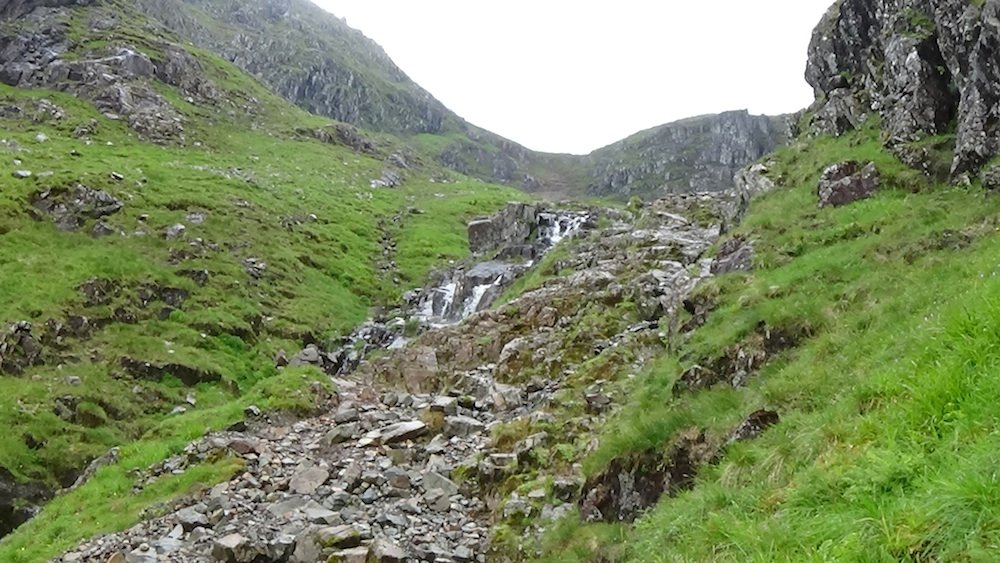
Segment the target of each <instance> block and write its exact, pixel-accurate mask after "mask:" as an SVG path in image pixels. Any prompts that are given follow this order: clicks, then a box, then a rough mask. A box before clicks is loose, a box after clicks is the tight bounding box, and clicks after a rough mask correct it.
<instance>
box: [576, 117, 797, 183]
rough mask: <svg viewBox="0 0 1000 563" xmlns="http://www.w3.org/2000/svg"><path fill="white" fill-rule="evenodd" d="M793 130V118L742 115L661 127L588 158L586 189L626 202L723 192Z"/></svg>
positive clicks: (700, 118) (601, 150) (687, 121)
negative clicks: (664, 195)
mask: <svg viewBox="0 0 1000 563" xmlns="http://www.w3.org/2000/svg"><path fill="white" fill-rule="evenodd" d="M794 128H795V116H791V115H789V116H778V117H769V116H763V115H761V116H755V115H750V114H749V113H747V112H746V111H733V112H726V113H722V114H719V115H707V116H702V117H693V118H690V119H685V120H682V121H678V122H675V123H669V124H667V125H662V126H660V127H656V128H654V129H650V130H648V131H643V132H641V133H637V134H636V135H634V136H632V137H629V138H628V139H625V140H623V141H620V142H618V143H615V144H613V145H611V146H608V147H605V148H603V149H599V150H597V151H594V152H593V153H591V154H590V155H589V156H588V157H587V160H588V161H589V162H590V163H592V164H591V165H592V166H593V173H592V176H593V180H592V182H591V184H590V185H589V186H588V188H587V190H588V192H589V193H591V194H594V195H598V196H611V197H616V198H619V199H628V198H629V197H632V196H638V197H642V198H649V197H652V196H655V194H660V193H665V192H666V193H686V192H705V191H718V190H723V189H728V188H731V187H732V181H733V176H735V175H736V173H737V172H738V171H739V170H740V169H741V168H743V167H744V166H746V165H747V164H748V163H750V162H753V161H755V160H758V159H759V158H761V157H763V156H764V155H766V154H768V153H770V152H771V151H773V150H774V149H775V148H777V147H778V146H780V145H783V144H784V143H785V142H787V141H788V140H789V139H791V138H792V137H793V136H794Z"/></svg>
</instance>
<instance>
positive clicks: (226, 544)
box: [212, 534, 263, 563]
mask: <svg viewBox="0 0 1000 563" xmlns="http://www.w3.org/2000/svg"><path fill="white" fill-rule="evenodd" d="M262 554H263V553H262V551H261V549H260V547H259V546H257V545H254V544H253V542H251V541H250V540H249V539H247V538H246V537H244V536H242V535H240V534H229V535H228V536H224V537H221V538H219V539H217V540H215V543H214V544H212V557H213V558H215V560H216V561H220V562H222V563H252V562H253V561H254V560H255V559H256V558H257V557H258V556H260V555H262Z"/></svg>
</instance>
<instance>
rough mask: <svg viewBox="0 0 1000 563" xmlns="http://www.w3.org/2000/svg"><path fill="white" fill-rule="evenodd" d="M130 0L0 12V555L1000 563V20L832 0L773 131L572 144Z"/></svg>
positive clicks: (236, 25)
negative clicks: (314, 79)
mask: <svg viewBox="0 0 1000 563" xmlns="http://www.w3.org/2000/svg"><path fill="white" fill-rule="evenodd" d="M143 1H147V0H143ZM148 1H149V2H150V3H149V4H148V5H143V6H142V10H138V9H136V4H135V3H132V2H125V1H124V0H120V1H110V0H105V1H103V2H86V1H84V2H76V3H70V2H66V1H64V0H50V1H48V2H46V0H19V1H15V2H9V3H7V4H6V5H5V7H4V8H0V15H2V16H4V18H5V19H3V20H2V21H0V81H2V82H3V83H4V84H7V86H2V87H0V123H2V126H3V130H4V135H3V136H4V138H3V139H2V140H0V153H2V154H3V155H4V160H3V162H4V165H3V166H4V167H5V168H4V170H3V171H0V296H2V297H0V299H2V303H0V304H2V307H0V311H2V313H0V315H2V316H0V321H2V323H3V324H5V325H7V326H8V327H9V328H8V329H7V330H5V331H3V332H2V333H0V391H2V393H0V422H2V423H3V424H4V427H5V428H7V429H8V432H6V433H5V434H4V436H3V437H2V438H0V534H4V535H5V537H4V538H3V539H2V541H0V561H11V562H12V563H28V562H36V561H46V560H55V561H58V562H60V563H80V562H88V563H89V562H95V563H108V562H115V563H121V562H123V561H124V562H126V563H128V562H131V561H137V562H140V563H146V562H152V561H159V560H169V561H174V562H177V563H195V562H197V563H214V562H218V563H248V562H252V563H313V562H315V561H372V560H374V561H389V562H399V561H414V560H415V561H460V562H466V561H500V562H520V561H530V560H542V561H553V562H556V561H558V562H572V561H581V562H582V561H602V562H605V563H608V562H626V561H636V562H651V561H652V562H660V561H734V562H735V561H740V562H742V561H761V562H764V561H768V562H770V561H845V562H848V561H849V562H854V561H991V560H994V559H996V558H997V557H996V553H997V549H998V547H997V546H998V543H1000V524H998V523H1000V496H998V495H997V487H996V480H997V479H996V464H997V454H996V452H997V451H998V448H1000V439H998V436H1000V418H998V416H997V415H996V408H995V402H996V401H995V397H996V396H997V394H998V392H1000V389H998V386H1000V379H998V378H997V377H996V373H997V369H998V367H1000V347H998V346H997V343H998V342H1000V310H998V307H997V303H998V302H1000V301H998V300H1000V282H998V281H997V276H998V267H1000V266H998V261H997V256H998V255H1000V220H998V217H1000V200H998V199H997V198H996V197H995V194H994V193H993V188H995V187H996V186H997V185H998V184H1000V168H998V165H997V161H998V158H997V156H998V153H1000V130H998V129H997V123H1000V121H998V120H997V119H996V117H997V116H996V115H995V114H996V111H997V107H998V106H997V103H996V102H997V100H1000V90H998V89H1000V81H998V80H997V78H1000V77H997V76H995V74H996V70H997V65H996V60H997V53H1000V50H998V49H997V47H998V46H1000V27H998V25H997V22H998V21H1000V17H998V16H1000V13H998V11H1000V4H997V3H996V2H993V1H992V0H988V1H986V2H982V1H979V0H878V1H875V2H865V1H861V0H839V1H838V2H836V3H835V4H834V6H833V7H832V8H831V10H830V11H829V12H828V13H827V15H826V16H825V17H824V18H823V20H822V21H821V22H820V23H819V25H818V26H817V28H816V31H815V33H814V36H813V42H812V45H811V47H810V50H809V54H808V63H807V71H806V76H807V79H808V80H809V82H810V83H811V84H812V85H813V86H814V87H815V89H816V93H817V100H816V103H815V104H814V105H813V106H812V107H811V108H810V109H809V110H808V111H807V112H806V113H805V114H803V115H801V116H796V118H795V124H796V127H795V128H793V127H792V126H790V125H788V123H789V121H791V120H790V119H785V118H767V117H753V116H750V115H748V114H747V113H746V112H732V113H727V114H722V115H720V116H708V117H702V118H694V119H692V120H685V121H682V122H679V123H677V124H670V125H667V126H663V127H659V128H655V129H652V130H649V131H646V132H643V133H640V134H638V135H636V136H634V137H632V138H630V139H627V140H625V141H622V142H621V143H618V144H616V145H612V146H611V147H607V148H605V149H602V150H601V151H597V152H596V153H595V154H593V155H590V156H587V157H570V156H565V155H539V154H536V153H532V152H530V151H527V150H526V149H524V148H522V147H519V146H517V145H516V144H513V143H510V142H509V141H506V140H504V139H501V138H499V137H497V136H495V135H493V134H491V133H488V132H485V131H481V130H478V129H476V128H474V127H472V126H468V125H466V124H463V123H462V122H460V121H456V120H453V116H451V114H449V113H447V110H442V111H443V113H442V114H441V115H443V118H442V120H441V122H440V123H441V124H442V125H441V127H440V128H438V129H434V127H433V126H432V125H433V123H435V122H436V119H437V118H436V117H435V115H436V114H434V112H433V111H431V110H434V108H438V107H439V104H437V103H436V102H434V101H433V99H432V98H429V97H428V98H424V97H422V94H421V92H422V91H421V90H419V88H418V87H417V86H416V85H414V84H412V82H410V81H409V80H408V79H406V77H405V76H403V75H402V73H399V72H398V69H395V67H393V66H392V65H391V62H389V61H388V60H387V59H386V58H385V57H384V54H382V53H381V51H379V50H377V48H375V47H374V46H373V45H372V44H371V43H370V42H368V41H367V40H365V39H364V38H363V37H362V36H360V35H359V34H357V32H354V31H352V30H350V29H348V28H346V27H344V26H342V24H339V23H338V22H337V21H336V20H335V19H330V18H327V17H326V16H324V15H323V14H321V13H320V12H318V11H311V10H314V9H313V8H311V7H310V6H309V5H307V4H298V3H291V2H287V1H286V2H278V1H276V0H268V1H266V2H260V3H253V4H247V3H236V2H232V3H223V2H218V1H215V0H205V1H195V0H184V1H183V2H181V0H176V1H175V0H170V1H168V0H156V1H155V2H154V0H148ZM177 2H180V3H177ZM171 18H173V19H171ZM312 20H316V21H315V22H314V21H312ZM164 22H169V23H170V25H171V26H174V27H175V28H176V32H175V31H170V30H168V26H167V25H166V24H165V23H164ZM317 22H318V23H317ZM276 30H277V31H281V30H284V31H285V32H288V31H289V30H294V31H297V32H301V36H303V37H310V40H311V41H312V40H314V41H330V42H331V43H330V45H331V46H332V45H334V43H333V42H335V41H340V40H342V39H343V38H345V37H346V38H351V44H350V45H348V44H346V43H345V44H341V45H340V48H341V49H342V51H343V52H344V53H347V54H345V58H344V61H348V62H336V59H335V58H330V57H333V55H330V56H329V57H328V56H327V55H326V54H324V53H317V52H312V51H309V52H305V54H303V53H301V52H298V51H296V49H297V48H298V47H301V45H299V46H297V45H296V44H295V43H296V42H295V39H294V34H292V33H285V34H284V35H283V36H281V37H277V38H276V37H272V33H273V32H275V31H276ZM314 32H315V35H311V34H312V33H314ZM199 37H200V39H198V38H199ZM188 38H195V39H198V41H197V42H198V43H199V44H201V45H203V47H202V48H199V47H194V46H192V45H190V44H188V43H186V42H185V41H186V40H187V39H188ZM334 38H337V39H334ZM241 41H242V42H243V43H241ZM261 42H264V43H261ZM267 42H271V43H267ZM264 44H267V45H270V47H271V48H272V50H277V49H281V50H283V51H282V54H284V53H285V52H287V53H293V54H295V57H294V58H289V59H287V60H286V59H281V62H280V64H275V63H274V61H276V60H279V58H280V57H279V55H277V54H275V53H268V54H266V55H265V54H260V53H254V54H253V55H252V56H250V57H248V58H245V59H242V62H241V59H240V57H238V56H235V57H234V58H235V59H236V60H235V61H230V60H227V59H228V58H233V57H219V56H217V55H216V54H213V53H216V52H221V53H223V54H225V53H226V51H225V49H229V48H233V49H235V48H234V47H233V45H242V48H246V47H252V46H260V45H264ZM331 48H332V47H331ZM359 50H360V51H359ZM306 51H308V49H307V50H306ZM229 54H230V55H236V54H237V51H236V50H233V51H229ZM338 56H339V55H338ZM275 57H278V58H275ZM328 59H329V60H328ZM251 60H252V61H256V62H254V63H253V64H256V65H260V67H259V68H258V69H257V71H256V73H257V74H258V75H259V76H260V78H261V81H262V82H258V81H257V80H256V79H254V78H253V77H251V76H250V75H249V74H246V73H245V72H243V71H242V70H240V68H239V66H237V65H243V64H247V65H249V64H250V62H249V61H251ZM302 60H311V61H313V62H314V63H315V64H316V65H319V66H318V67H316V66H315V65H314V66H309V67H308V68H310V69H311V70H309V71H302V68H306V67H301V68H300V67H298V66H297V64H298V63H297V61H302ZM359 60H364V61H366V65H360V63H357V61H359ZM349 61H354V62H353V63H349ZM233 62H235V63H236V65H234V64H232V63H233ZM352 64H354V65H356V66H351V65H352ZM362 66H364V68H362ZM309 73H314V74H316V75H322V76H325V77H326V78H328V79H329V80H330V81H329V82H324V83H323V84H319V83H316V84H313V85H312V86H316V87H317V89H315V90H308V91H307V92H305V93H304V94H303V95H304V98H308V100H311V101H313V102H316V103H319V104H321V105H319V106H317V107H316V108H314V109H316V110H317V111H327V110H329V111H333V110H334V108H335V107H339V106H338V104H341V103H345V104H346V105H345V106H344V108H349V107H354V108H356V109H357V112H356V115H355V116H354V117H352V116H350V115H346V116H345V118H350V119H362V118H363V119H377V120H381V121H377V122H376V121H372V122H370V123H369V124H368V125H369V126H371V127H373V128H377V129H380V131H376V132H370V131H367V130H365V129H363V128H362V129H359V128H357V127H355V126H353V125H349V124H345V123H342V122H331V121H329V120H328V118H321V117H317V116H316V115H313V114H309V113H307V112H305V111H303V110H301V109H299V108H297V107H296V106H293V105H292V104H290V103H289V102H287V101H286V100H285V99H283V98H281V97H279V96H278V95H277V94H275V93H273V92H271V91H270V90H268V89H267V86H266V85H270V86H273V87H275V88H277V89H279V90H281V89H282V88H283V87H281V86H280V84H282V83H283V84H285V86H286V87H287V88H286V89H285V90H282V93H283V94H284V95H286V96H289V97H291V98H295V92H296V91H297V90H296V88H298V86H294V85H295V84H300V86H301V83H300V81H301V80H303V77H304V76H306V75H307V74H309ZM372 73H374V74H372ZM376 75H377V76H376ZM286 78H287V79H289V80H291V82H283V81H284V80H285V79H286ZM341 80H347V81H349V82H350V81H351V80H354V81H360V82H364V83H365V84H366V86H362V87H359V88H358V89H357V90H356V91H355V90H350V91H349V92H348V91H347V90H344V91H343V92H341V93H339V94H338V93H337V92H338V89H337V88H338V86H336V84H339V83H340V82H339V81H341ZM307 82H308V81H307ZM328 88H332V89H328ZM352 96H353V97H352ZM308 100H307V101H308ZM323 100H325V101H323ZM352 104H353V105H352ZM366 104H367V105H366ZM420 104H427V105H426V107H425V108H424V110H428V111H429V113H428V112H427V111H424V110H420V109H417V110H414V111H409V110H405V109H404V108H411V109H412V108H419V107H420ZM324 108H325V109H324ZM377 108H382V109H381V110H379V109H377ZM372 112H373V113H372ZM362 114H364V117H362ZM455 119H457V118H455ZM798 125H801V130H800V131H793V129H798ZM452 126H454V127H455V128H450V127H452ZM396 133H398V134H399V135H398V136H397V135H396ZM790 134H796V135H797V136H796V138H795V139H794V140H792V141H791V142H790V143H788V144H787V146H783V147H779V148H777V149H776V150H774V151H773V152H770V153H769V154H764V153H766V152H767V151H770V150H771V149H772V148H774V147H775V146H776V145H778V144H780V143H781V141H782V139H784V137H785V136H786V135H790ZM757 157H761V158H760V159H759V160H758V161H757V162H755V163H751V164H750V165H749V166H746V167H743V168H742V169H739V170H737V168H738V167H739V166H740V164H741V163H743V162H746V161H748V160H752V159H754V158H757ZM455 170H461V171H464V172H466V173H468V174H469V175H472V176H478V177H491V178H500V179H503V180H505V181H510V182H520V183H525V184H527V185H529V186H530V187H532V188H533V189H536V190H539V191H544V192H547V193H582V192H581V190H586V189H588V187H589V189H590V191H591V193H594V194H601V195H606V194H611V195H614V196H615V197H622V198H627V197H630V196H632V195H641V196H644V197H652V196H653V195H656V194H659V193H661V192H662V191H668V190H669V191H672V190H680V191H689V190H692V189H696V190H704V191H702V192H700V193H688V194H682V195H672V196H669V197H664V198H661V199H657V200H654V201H650V202H647V203H642V202H641V201H635V200H633V201H631V202H630V203H629V204H628V205H627V206H621V207H613V206H612V207H609V208H604V207H597V206H592V205H587V204H563V205H560V206H555V205H550V204H545V203H538V202H528V203H514V204H508V205H505V203H507V202H508V201H510V200H511V199H514V198H517V197H518V195H519V193H518V192H513V191H511V190H509V189H507V188H505V187H502V186H494V185H491V184H486V183H484V182H482V181H479V180H474V179H472V178H470V177H469V176H464V175H460V174H458V173H457V172H456V171H455ZM734 170H736V174H735V175H734V176H735V179H734V181H733V182H734V186H733V189H723V188H725V187H726V186H727V185H728V184H727V178H728V175H729V174H730V173H731V172H733V171H734ZM664 186H666V188H664ZM521 195H523V194H521ZM494 212H495V213H494ZM421 286H422V287H421ZM92 460H93V462H94V463H93V464H88V462H90V461H92Z"/></svg>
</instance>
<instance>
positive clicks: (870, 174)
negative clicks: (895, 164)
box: [817, 161, 881, 207]
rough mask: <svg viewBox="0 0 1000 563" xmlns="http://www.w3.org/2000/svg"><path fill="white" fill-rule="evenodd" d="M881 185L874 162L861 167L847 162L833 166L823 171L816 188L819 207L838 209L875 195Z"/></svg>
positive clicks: (856, 163)
mask: <svg viewBox="0 0 1000 563" xmlns="http://www.w3.org/2000/svg"><path fill="white" fill-rule="evenodd" d="M880 183H881V177H880V175H879V172H878V168H876V167H875V163H874V162H869V163H868V164H865V165H862V164H861V163H859V162H854V161H847V162H841V163H838V164H833V165H831V166H829V167H827V168H826V170H824V171H823V175H822V176H821V177H820V179H819V186H818V188H817V191H818V195H819V206H820V207H838V206H841V205H847V204H848V203H852V202H855V201H858V200H862V199H867V198H869V197H871V196H872V195H874V194H875V191H876V190H878V187H879V184H880Z"/></svg>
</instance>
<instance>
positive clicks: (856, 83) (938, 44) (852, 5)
mask: <svg viewBox="0 0 1000 563" xmlns="http://www.w3.org/2000/svg"><path fill="white" fill-rule="evenodd" d="M998 9H1000V7H998V5H997V3H996V2H992V1H987V2H970V1H967V0H892V1H886V0H882V1H878V2H867V1H862V0H841V1H838V2H837V3H836V4H834V5H833V7H831V8H830V11H829V12H828V13H827V14H826V16H825V17H824V18H823V21H822V22H820V24H819V26H818V27H817V28H816V30H815V31H814V32H813V38H812V43H811V45H810V47H809V59H808V66H807V68H806V79H807V80H808V81H809V83H810V84H811V85H812V86H813V88H814V89H815V91H816V97H817V101H816V103H815V104H814V105H813V107H812V108H810V112H809V119H810V124H811V128H812V130H813V131H815V132H819V133H829V134H834V135H839V134H841V133H843V132H845V131H849V130H852V129H854V128H857V127H859V126H860V125H861V124H862V123H864V122H865V121H866V119H867V118H868V117H869V116H872V115H875V116H878V117H880V118H881V121H882V129H883V133H884V141H885V144H886V146H887V148H889V149H890V150H891V151H892V152H893V153H894V154H896V155H897V156H898V157H899V158H900V159H901V160H903V161H904V162H906V163H907V164H908V165H910V166H913V167H915V168H918V169H922V170H926V171H928V172H938V173H942V172H943V176H945V177H947V176H950V177H951V178H952V179H954V180H955V181H959V182H967V181H968V179H969V178H970V177H975V176H976V175H977V174H979V173H980V172H982V178H983V180H984V181H985V182H986V183H987V184H989V185H991V186H995V185H996V184H995V179H996V177H997V174H996V172H995V170H994V168H993V167H992V166H991V164H992V160H993V159H994V157H996V156H997V155H998V154H1000V125H998V123H1000V120H998V114H997V111H998V110H997V108H998V101H1000V76H998V74H997V72H998V71H997V65H996V60H997V56H998V53H1000V26H998V25H997V21H998V19H997V17H998ZM942 169H943V170H942Z"/></svg>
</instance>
